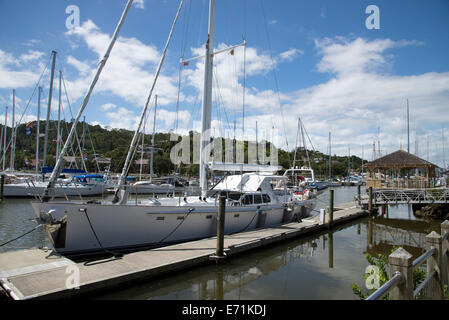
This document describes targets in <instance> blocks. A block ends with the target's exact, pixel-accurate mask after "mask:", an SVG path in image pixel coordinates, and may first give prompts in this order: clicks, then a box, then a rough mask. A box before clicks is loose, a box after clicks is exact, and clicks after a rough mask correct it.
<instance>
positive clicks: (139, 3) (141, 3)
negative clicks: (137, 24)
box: [134, 0, 145, 9]
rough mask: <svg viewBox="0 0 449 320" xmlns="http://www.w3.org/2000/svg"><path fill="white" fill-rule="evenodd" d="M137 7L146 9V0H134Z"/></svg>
mask: <svg viewBox="0 0 449 320" xmlns="http://www.w3.org/2000/svg"><path fill="white" fill-rule="evenodd" d="M134 4H135V5H136V8H139V9H145V0H134Z"/></svg>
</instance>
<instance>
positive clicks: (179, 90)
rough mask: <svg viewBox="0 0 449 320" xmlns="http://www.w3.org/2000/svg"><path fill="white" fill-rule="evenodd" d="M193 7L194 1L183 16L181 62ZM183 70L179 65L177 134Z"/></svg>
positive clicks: (181, 65) (180, 64)
mask: <svg viewBox="0 0 449 320" xmlns="http://www.w3.org/2000/svg"><path fill="white" fill-rule="evenodd" d="M191 7H192V1H190V2H189V12H188V13H187V10H184V15H183V18H184V19H183V25H182V32H181V34H182V36H181V56H180V58H179V61H182V60H183V59H184V54H185V50H186V48H187V40H186V39H185V38H186V34H187V35H188V32H187V31H186V29H187V28H186V19H188V21H190V9H191ZM182 70H183V64H182V63H179V70H178V93H177V100H176V119H175V129H174V131H175V132H176V131H177V130H178V120H179V118H178V117H179V100H180V95H181V82H182Z"/></svg>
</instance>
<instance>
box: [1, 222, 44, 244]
mask: <svg viewBox="0 0 449 320" xmlns="http://www.w3.org/2000/svg"><path fill="white" fill-rule="evenodd" d="M42 226H43V224H38V225H37V226H35V227H34V228H33V229H31V230H29V231H27V232H25V233H24V234H22V235H20V236H18V237H16V238H14V239H11V240H9V241H6V242H5V243H2V244H0V247H3V246H4V245H7V244H8V243H11V242H13V241H16V240H18V239H20V238H22V237H24V236H26V235H27V234H29V233H31V232H33V231H34V230H36V229H37V228H39V227H42Z"/></svg>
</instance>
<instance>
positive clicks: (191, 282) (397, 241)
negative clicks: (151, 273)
mask: <svg viewBox="0 0 449 320" xmlns="http://www.w3.org/2000/svg"><path fill="white" fill-rule="evenodd" d="M334 190H335V193H334V199H335V203H336V204H338V203H343V202H349V201H353V200H354V196H355V195H356V194H357V187H340V188H335V189H334ZM362 190H363V187H362ZM328 199H329V192H328V190H324V192H323V193H321V194H320V195H318V203H317V207H316V212H315V214H318V213H317V212H319V208H324V207H326V206H327V205H328ZM29 201H30V200H23V199H5V200H4V202H3V203H2V204H1V205H0V225H1V228H0V242H1V243H3V242H5V241H6V240H9V239H11V238H13V237H15V236H18V235H20V234H22V233H24V232H26V231H28V230H30V229H32V228H33V227H34V226H35V225H36V224H35V222H33V221H29V220H28V219H30V218H34V217H33V212H32V209H31V206H30V205H29ZM336 206H337V205H336ZM440 223H441V221H433V222H427V221H424V220H421V219H417V218H415V217H414V215H413V213H412V211H411V207H410V206H407V205H399V206H390V207H389V212H388V216H387V214H385V215H383V216H382V215H379V216H377V217H375V218H368V217H366V218H362V219H358V220H356V221H354V222H351V223H348V224H345V225H343V226H340V227H338V228H336V229H334V230H333V231H332V232H330V233H329V232H322V233H320V234H315V235H313V236H309V237H307V238H301V239H296V240H289V241H287V242H283V243H280V244H277V245H273V246H269V247H266V248H263V249H261V250H256V251H253V252H248V253H245V254H244V255H241V256H238V257H234V258H232V259H230V260H229V261H227V262H226V263H224V264H222V265H218V266H216V265H206V266H202V267H199V268H195V269H192V270H187V271H183V272H179V273H175V274H172V275H169V276H167V277H162V278H158V279H154V280H151V281H146V282H142V283H141V284H139V285H135V286H132V287H127V288H122V289H120V290H115V291H112V292H108V293H105V294H101V295H97V296H95V297H93V298H94V299H138V300H146V299H151V300H166V299H170V300H184V299H193V300H196V299H199V300H204V299H238V300H239V299H242V300H246V299H254V300H258V299H275V300H278V299H279V300H296V299H312V300H315V299H358V297H357V296H355V295H354V294H353V293H352V290H351V284H352V283H355V284H357V285H358V286H359V287H361V288H362V290H365V287H364V279H363V273H364V271H365V268H366V267H367V266H368V262H367V260H366V258H365V253H367V252H368V253H370V254H372V255H374V256H377V254H379V253H382V254H384V255H388V254H389V253H391V250H393V248H394V247H395V246H399V245H401V246H403V247H404V248H405V249H406V250H407V251H409V252H410V253H412V254H413V255H414V257H415V258H416V257H418V256H419V255H420V254H421V253H422V252H423V247H424V245H425V236H426V234H428V233H429V232H431V231H432V230H435V231H437V232H440V230H439V224H440ZM39 246H49V247H51V245H50V243H49V241H48V240H47V237H46V235H45V232H44V231H43V230H41V229H38V230H36V231H34V232H33V233H31V234H29V235H27V236H25V237H23V238H21V239H20V240H17V241H15V242H13V243H11V244H9V245H7V246H4V247H0V252H1V251H9V250H16V249H18V248H29V247H39Z"/></svg>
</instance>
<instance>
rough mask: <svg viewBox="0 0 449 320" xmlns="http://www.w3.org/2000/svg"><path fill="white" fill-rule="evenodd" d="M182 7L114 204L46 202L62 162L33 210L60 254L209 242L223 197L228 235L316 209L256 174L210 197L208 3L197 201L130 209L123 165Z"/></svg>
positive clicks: (154, 202) (229, 181)
mask: <svg viewBox="0 0 449 320" xmlns="http://www.w3.org/2000/svg"><path fill="white" fill-rule="evenodd" d="M131 3H132V0H129V1H128V4H127V7H126V9H125V12H124V14H123V15H122V18H121V21H120V23H119V25H118V27H117V29H116V31H115V33H114V36H113V38H112V41H111V44H110V46H109V48H108V51H107V53H106V54H105V58H104V59H103V60H102V62H101V63H100V64H99V67H98V69H97V74H96V75H95V78H94V81H93V82H92V84H91V86H90V89H89V91H88V94H87V96H86V98H85V100H84V101H83V105H82V106H81V108H80V111H79V113H78V116H77V118H76V119H75V121H74V124H73V126H76V123H77V121H78V120H79V118H80V116H81V112H82V111H83V109H84V107H85V106H86V104H87V101H88V98H89V96H90V94H91V92H92V90H93V87H94V86H95V82H96V79H98V76H99V73H100V72H101V69H102V68H103V66H104V64H105V63H106V61H107V57H108V56H109V53H110V51H111V49H112V46H113V44H114V41H115V39H116V38H117V35H118V32H119V30H120V27H121V25H122V23H123V19H124V17H125V16H126V13H127V11H128V10H129V7H130V5H131ZM182 4H183V0H181V3H180V6H179V8H178V12H177V14H176V17H175V20H174V23H173V26H172V30H171V31H170V35H169V38H168V40H167V43H166V45H165V48H164V51H163V55H162V58H161V61H160V63H159V66H158V69H157V72H156V76H155V80H154V83H153V86H152V88H151V90H150V95H149V97H148V100H147V103H146V105H145V108H144V109H143V112H142V117H141V122H140V124H139V126H138V128H137V130H136V133H135V135H134V138H133V141H132V142H131V147H130V150H129V153H128V157H127V159H126V161H125V166H124V168H123V172H122V175H121V177H120V181H119V184H118V190H117V192H116V194H115V195H114V200H113V201H112V202H106V201H87V202H86V201H71V202H65V201H49V200H50V198H51V196H52V187H53V186H54V183H55V178H56V177H57V174H58V170H60V168H61V164H62V157H59V159H58V162H57V164H56V167H55V170H54V171H53V173H52V178H51V179H50V182H49V185H48V188H47V192H46V195H45V196H44V198H43V201H42V202H33V203H32V206H33V208H34V211H35V213H36V214H37V215H38V217H39V218H41V220H42V221H46V222H47V224H46V229H47V232H48V234H49V236H50V239H51V240H52V241H53V244H54V247H55V249H56V251H58V252H59V253H61V254H64V255H85V254H93V253H101V252H104V251H116V250H117V251H125V250H135V249H139V248H148V247H154V246H162V245H167V244H170V243H176V242H182V241H188V240H193V239H199V238H204V237H211V236H214V235H215V234H216V224H217V211H218V201H217V195H218V194H223V195H226V196H227V199H226V218H225V233H227V234H229V233H235V232H243V231H247V230H251V229H254V228H262V227H270V226H273V225H277V224H280V223H282V222H287V221H291V219H292V217H293V216H294V215H295V214H296V215H297V216H298V215H299V214H304V215H305V214H307V213H309V212H310V210H311V209H312V208H313V207H314V205H315V203H314V201H313V200H311V201H308V202H307V201H304V202H301V201H299V200H295V199H293V198H292V197H291V196H290V194H289V193H288V192H287V189H286V188H283V187H282V183H283V182H285V180H286V178H285V177H283V176H275V175H269V174H257V173H249V174H243V175H233V176H228V177H226V178H225V179H224V180H223V181H222V182H221V183H220V184H219V185H217V186H215V187H214V188H213V190H209V189H208V185H207V183H208V181H207V173H208V164H209V154H208V152H206V150H208V143H209V140H210V139H209V136H208V132H209V130H208V129H209V128H210V124H211V105H212V66H213V57H214V54H215V53H214V52H213V49H214V18H215V13H214V11H215V0H210V8H209V33H208V40H207V42H206V55H205V56H206V57H205V60H206V68H205V81H204V100H203V108H202V138H201V140H202V143H201V149H200V150H201V155H200V157H201V162H200V186H201V191H202V195H201V197H177V198H175V197H171V198H164V199H156V198H150V199H148V200H140V201H139V200H138V199H137V198H136V201H135V202H134V201H128V194H129V190H128V189H127V188H126V185H125V183H124V181H125V179H126V175H127V171H128V164H129V162H130V161H131V159H132V154H133V149H134V148H135V147H136V141H137V136H138V134H139V131H140V128H141V124H142V120H143V118H144V116H145V113H146V110H147V107H148V103H149V101H150V99H151V95H152V91H153V88H154V85H155V83H156V81H157V77H158V74H159V71H160V67H161V65H162V63H163V61H164V57H165V53H166V50H167V46H168V44H169V42H170V39H171V35H172V32H173V27H174V25H175V24H176V21H177V19H178V16H179V13H180V10H181V8H182ZM72 131H73V127H72V130H71V134H73V132H72ZM71 134H69V137H68V139H67V141H70V139H71ZM67 144H68V142H66V144H65V145H64V148H63V150H62V152H64V150H65V149H66V148H67ZM208 192H209V196H208ZM210 192H212V194H211V193H210ZM214 196H215V197H214Z"/></svg>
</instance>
